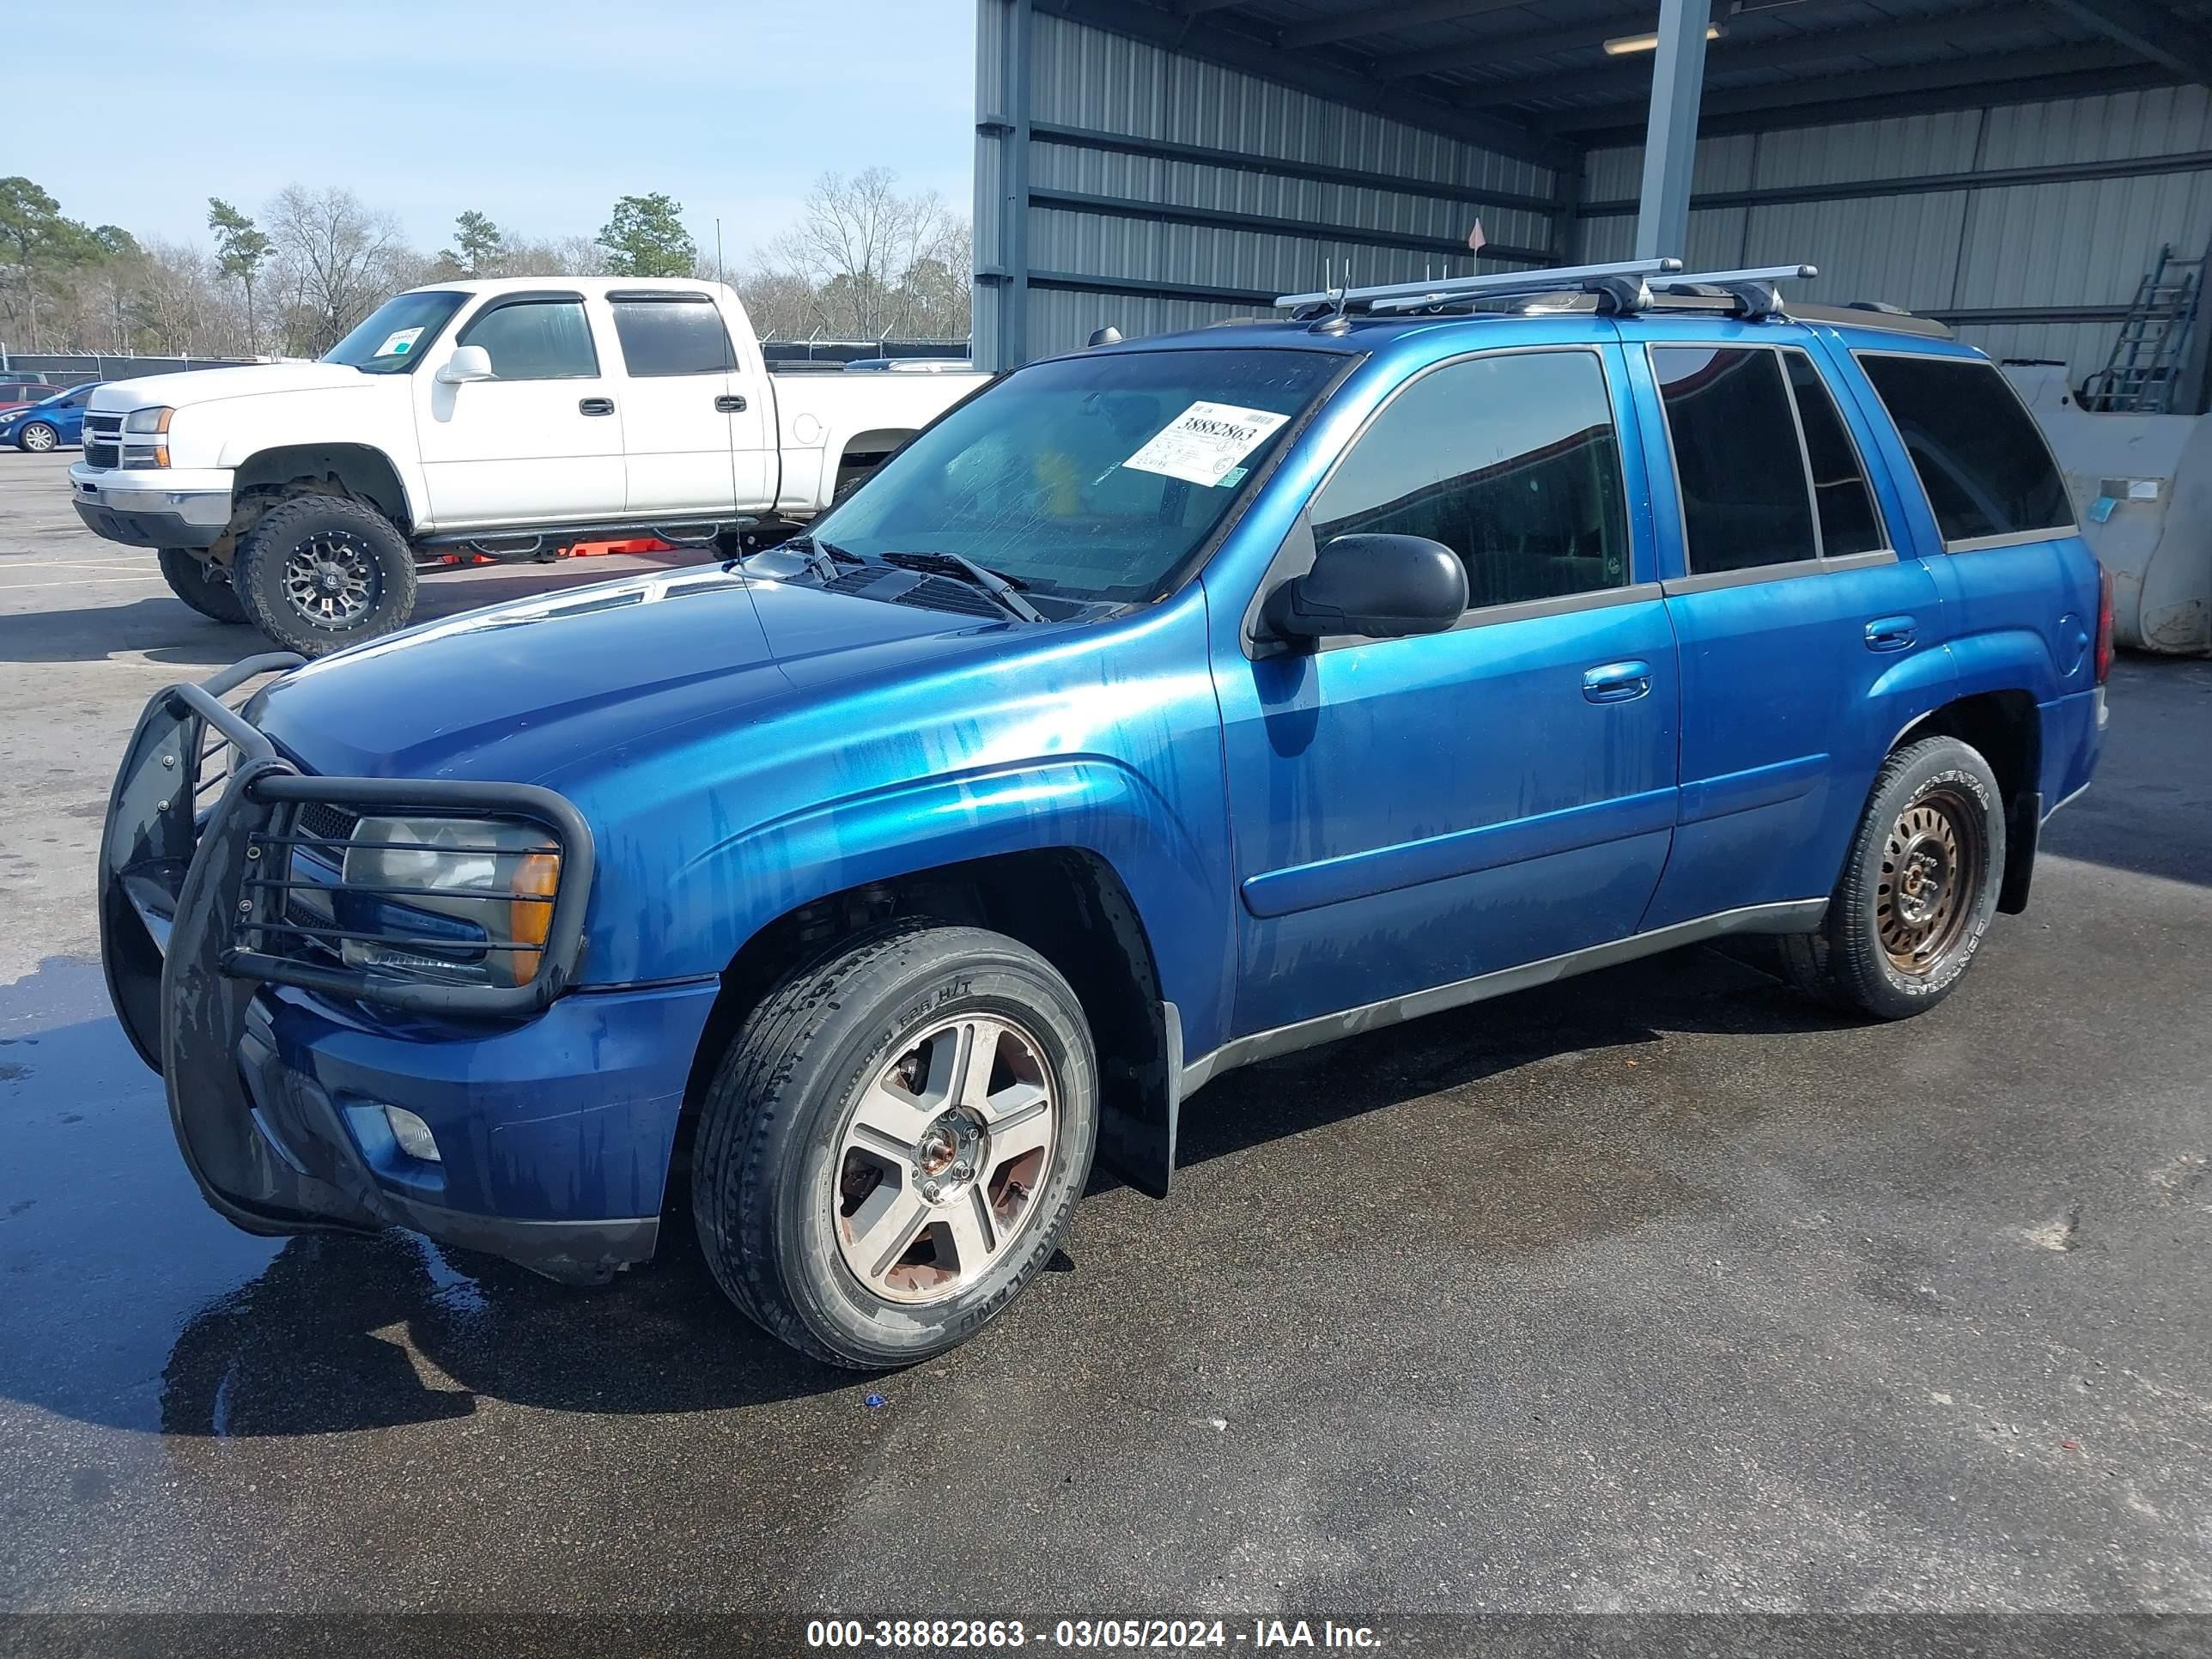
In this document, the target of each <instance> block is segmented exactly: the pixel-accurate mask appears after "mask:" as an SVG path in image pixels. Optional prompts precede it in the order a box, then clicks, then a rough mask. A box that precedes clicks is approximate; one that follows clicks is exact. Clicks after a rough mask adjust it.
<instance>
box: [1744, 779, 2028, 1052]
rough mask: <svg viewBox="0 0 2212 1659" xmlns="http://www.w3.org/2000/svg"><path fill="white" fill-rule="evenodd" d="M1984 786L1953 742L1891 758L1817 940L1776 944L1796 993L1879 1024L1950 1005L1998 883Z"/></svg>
mask: <svg viewBox="0 0 2212 1659" xmlns="http://www.w3.org/2000/svg"><path fill="white" fill-rule="evenodd" d="M2001 799H2002V798H2001V796H2000V794H1999V793H1998V787H1997V781H1996V774H1995V773H1994V772H1992V771H1991V770H1990V763H1989V762H1988V761H1986V760H1984V758H1983V757H1982V755H1981V753H1980V751H1978V750H1975V749H1973V748H1972V747H1970V746H1969V745H1967V744H1963V743H1961V742H1960V741H1959V740H1958V739H1957V738H1926V739H1924V740H1923V741H1922V742H1919V743H1916V744H1911V745H1909V746H1907V747H1905V748H1904V749H1900V750H1898V751H1897V752H1896V753H1895V754H1893V755H1892V756H1891V757H1889V759H1888V760H1887V762H1886V763H1883V766H1882V769H1881V773H1880V775H1878V776H1877V777H1876V778H1875V787H1874V792H1873V793H1872V795H1871V796H1870V797H1869V799H1868V802H1867V808H1866V812H1865V815H1864V816H1863V817H1862V818H1861V819H1860V821H1859V828H1858V833H1857V835H1856V836H1853V837H1852V841H1851V851H1850V858H1849V860H1847V861H1846V862H1845V864H1844V875H1843V879H1842V880H1841V881H1839V882H1838V884H1836V890H1835V894H1834V896H1833V897H1832V899H1831V900H1830V902H1829V905H1828V915H1827V918H1826V921H1825V922H1824V924H1823V925H1822V927H1820V931H1819V932H1817V933H1803V934H1798V935H1795V936H1793V937H1790V938H1788V939H1784V940H1783V941H1782V951H1783V963H1784V969H1786V971H1787V972H1788V974H1789V976H1790V980H1791V981H1792V982H1793V983H1795V984H1796V985H1797V986H1798V987H1800V988H1802V989H1803V990H1806V991H1808V992H1810V993H1812V994H1814V995H1816V996H1818V997H1820V998H1821V999H1822V1000H1825V1001H1827V1002H1830V1003H1832V1004H1834V1005H1836V1006H1843V1007H1849V1008H1856V1009H1858V1010H1860V1011H1862V1012H1866V1013H1869V1014H1873V1015H1875V1017H1876V1018H1881V1019H1903V1018H1907V1017H1908V1016H1910V1015H1912V1014H1917V1013H1921V1012H1924V1011H1925V1010H1927V1009H1929V1008H1932V1007H1934V1006H1936V1004H1937V1003H1939V1002H1941V1001H1942V1000H1943V999H1944V998H1945V997H1947V996H1948V995H1949V994H1951V991H1952V989H1953V988H1954V987H1955V986H1956V985H1957V984H1958V982H1959V981H1960V977H1961V976H1962V975H1964V974H1965V973H1966V969H1967V968H1968V966H1969V965H1970V964H1971V963H1972V962H1973V959H1974V953H1975V951H1978V949H1980V947H1981V942H1982V935H1983V933H1984V932H1985V931H1986V930H1987V929H1988V927H1989V925H1990V917H1991V916H1992V915H1995V914H1996V902H1997V891H1998V889H1999V887H2000V885H2001V884H2002V881H2003V877H2004V860H2005V824H2004V811H2003V808H2002V805H2001Z"/></svg>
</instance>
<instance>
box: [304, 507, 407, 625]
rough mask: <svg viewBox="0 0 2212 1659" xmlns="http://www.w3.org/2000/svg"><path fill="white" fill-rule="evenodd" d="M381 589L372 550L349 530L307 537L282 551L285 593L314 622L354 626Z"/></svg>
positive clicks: (373, 605) (363, 615) (371, 604)
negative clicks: (296, 544)
mask: <svg viewBox="0 0 2212 1659" xmlns="http://www.w3.org/2000/svg"><path fill="white" fill-rule="evenodd" d="M383 592H384V578H383V575H382V574H381V572H380V571H379V569H378V568H377V563H376V555H375V552H374V550H373V549H372V548H371V547H370V546H369V544H368V543H367V542H366V541H364V540H363V539H362V538H360V537H359V536H356V535H355V534H353V533H352V532H350V531H345V530H333V531H328V532H322V533H319V534H317V535H313V536H310V537H309V538H307V540H305V541H303V542H301V544H299V545H298V546H296V547H295V548H294V549H293V550H291V551H290V552H289V553H287V554H286V555H285V556H284V597H285V599H287V600H288V601H289V603H290V605H291V606H292V609H293V610H294V611H296V612H297V613H298V614H299V615H300V617H301V618H302V619H303V620H305V621H306V622H307V623H311V624H312V625H313V626H314V627H317V628H331V629H339V628H350V627H352V626H353V625H354V624H356V623H358V622H359V621H361V619H362V617H366V616H368V614H369V612H370V611H374V610H375V608H376V603H377V600H378V599H380V597H381V596H382V594H383Z"/></svg>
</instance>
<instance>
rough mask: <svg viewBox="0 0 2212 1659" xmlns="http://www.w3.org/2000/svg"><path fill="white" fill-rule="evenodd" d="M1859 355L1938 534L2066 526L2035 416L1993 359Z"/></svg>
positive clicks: (2061, 493)
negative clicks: (1931, 512) (1932, 511)
mask: <svg viewBox="0 0 2212 1659" xmlns="http://www.w3.org/2000/svg"><path fill="white" fill-rule="evenodd" d="M1858 362H1859V367H1860V368H1863V369H1864V370H1865V371H1866V374H1867V379H1869V380H1872V381H1873V382H1874V389H1875V392H1878V393H1880V394H1881V401H1882V406H1883V407H1884V408H1886V409H1887V410H1889V417H1890V419H1892V420H1893V421H1895V422H1897V430H1898V435H1899V436H1900V437H1902V438H1903V439H1904V440H1905V448H1906V450H1908V451H1909V452H1910V453H1911V456H1912V467H1913V471H1916V472H1917V473H1918V474H1919V475H1920V484H1921V488H1923V489H1925V490H1926V491H1927V492H1928V505H1929V507H1932V508H1934V509H1935V513H1936V528H1937V529H1938V530H1939V531H1941V532H1942V536H1943V539H1944V540H1945V541H1946V542H1963V541H1971V540H1972V539H1973V538H1976V537H1979V536H2011V535H2017V534H2020V533H2021V532H2024V531H2034V530H2064V529H2067V528H2069V527H2070V526H2072V525H2073V523H2074V507H2073V504H2072V503H2071V502H2069V501H2068V500H2067V499H2066V485H2065V483H2064V481H2063V479H2061V478H2060V477H2059V476H2058V469H2057V467H2055V466H2053V465H2051V451H2050V449H2049V447H2047V446H2046V445H2045V443H2044V441H2043V434H2042V433H2041V432H2039V431H2038V430H2037V429H2036V425H2035V417H2034V416H2032V415H2030V414H2029V413H2028V412H2027V408H2026V407H2025V406H2024V405H2023V404H2021V401H2020V399H2019V398H2018V397H2016V396H2015V395H2014V392H2013V389H2012V387H2011V386H2009V385H2008V384H2007V383H2006V380H2005V378H2004V376H2003V375H2002V374H1998V373H1997V371H1996V368H1995V366H1994V365H1992V364H1990V363H1984V362H1976V361H1974V360H1972V359H1971V358H1964V357H1888V356H1874V355H1868V356H1862V357H1861V358H1860V359H1859V360H1858Z"/></svg>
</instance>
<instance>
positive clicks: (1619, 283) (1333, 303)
mask: <svg viewBox="0 0 2212 1659" xmlns="http://www.w3.org/2000/svg"><path fill="white" fill-rule="evenodd" d="M1681 268H1682V262H1681V261H1680V259H1623V260H1620V262H1618V263H1616V264H1608V265H1568V266H1565V267H1564V268H1560V267H1554V268H1553V269H1551V270H1507V271H1498V272H1496V273H1494V274H1492V275H1491V276H1440V277H1437V279H1436V280H1435V281H1433V282H1423V283H1383V284H1382V285H1381V286H1380V287H1377V288H1332V289H1322V291H1321V292H1319V293H1316V294H1285V295H1282V296H1281V297H1280V298H1279V299H1278V300H1277V301H1275V304H1276V306H1277V307H1278V308H1279V309H1282V310H1286V311H1290V312H1292V313H1297V312H1300V311H1304V310H1306V309H1307V308H1309V307H1327V308H1328V312H1329V313H1333V314H1334V315H1336V316H1342V315H1343V314H1344V313H1346V311H1349V310H1351V309H1352V308H1354V307H1358V309H1360V310H1363V311H1374V310H1376V309H1377V308H1378V307H1382V308H1387V309H1389V310H1393V311H1398V310H1407V311H1415V310H1419V309H1421V308H1423V307H1427V306H1434V305H1449V304H1450V303H1452V302H1453V301H1460V300H1468V301H1472V300H1508V299H1514V298H1516V297H1518V296H1520V295H1528V294H1557V293H1561V292H1566V293H1583V294H1604V293H1607V292H1609V291H1612V290H1613V289H1619V288H1622V287H1624V286H1626V287H1627V288H1630V289H1641V288H1642V286H1643V283H1644V278H1645V277H1647V276H1667V275H1669V274H1671V273H1673V272H1674V271H1679V270H1681ZM1629 308H1632V307H1629Z"/></svg>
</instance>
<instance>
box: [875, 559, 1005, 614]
mask: <svg viewBox="0 0 2212 1659" xmlns="http://www.w3.org/2000/svg"><path fill="white" fill-rule="evenodd" d="M884 563H885V564H895V565H897V566H899V567H900V568H902V569H906V570H926V571H927V572H928V573H929V574H932V575H941V576H951V577H952V578H954V579H955V580H963V579H964V580H966V581H967V582H968V583H969V585H970V586H975V587H980V588H981V589H982V590H983V591H984V592H986V593H988V594H989V595H990V596H991V597H992V598H993V599H996V600H997V601H998V602H999V603H1000V605H1004V606H1005V607H1006V613H1007V614H1008V615H1009V616H1013V617H1020V618H1021V619H1022V620H1023V621H1024V622H1033V623H1041V622H1042V621H1044V619H1045V616H1044V612H1043V611H1040V610H1038V609H1037V608H1036V606H1035V605H1031V604H1030V602H1029V601H1028V600H1027V599H1024V598H1023V597H1022V596H1021V594H1020V592H1018V584H1017V583H1016V582H1015V580H1013V578H1012V577H1011V576H1006V575H1002V574H1000V573H999V572H998V571H995V570H994V569H992V568H990V567H989V566H988V565H982V564H978V563H976V562H975V560H973V559H971V558H969V556H967V555H966V554H964V553H886V554H884Z"/></svg>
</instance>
